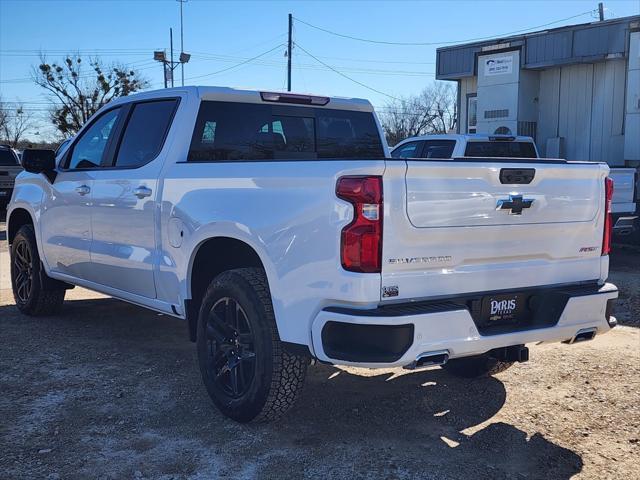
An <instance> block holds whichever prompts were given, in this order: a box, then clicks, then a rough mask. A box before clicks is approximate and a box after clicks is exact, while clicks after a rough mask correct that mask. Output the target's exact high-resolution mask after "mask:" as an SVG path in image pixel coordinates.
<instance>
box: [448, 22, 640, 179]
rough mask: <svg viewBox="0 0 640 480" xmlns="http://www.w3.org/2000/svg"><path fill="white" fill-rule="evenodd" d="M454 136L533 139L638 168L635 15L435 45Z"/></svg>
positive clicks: (560, 151) (639, 82)
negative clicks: (449, 96)
mask: <svg viewBox="0 0 640 480" xmlns="http://www.w3.org/2000/svg"><path fill="white" fill-rule="evenodd" d="M436 63H437V69H436V78H437V79H439V80H454V81H456V82H457V83H458V112H460V114H459V122H458V132H459V133H474V132H477V133H512V134H519V135H530V136H532V137H534V138H535V140H536V143H537V145H538V149H539V151H540V153H541V154H542V155H544V156H547V157H562V158H567V159H570V160H604V161H606V162H607V163H609V165H611V166H620V167H622V166H629V167H640V16H632V17H625V18H618V19H614V20H606V21H600V22H594V23H588V24H582V25H572V26H567V27H561V28H556V29H552V30H545V31H541V32H535V33H527V34H523V35H517V36H511V37H507V38H496V39H493V40H487V41H482V42H475V43H468V44H464V45H456V46H450V47H444V48H439V49H438V51H437V62H436Z"/></svg>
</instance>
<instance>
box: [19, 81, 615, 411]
mask: <svg viewBox="0 0 640 480" xmlns="http://www.w3.org/2000/svg"><path fill="white" fill-rule="evenodd" d="M23 165H24V167H25V169H26V172H24V173H22V174H20V176H19V177H18V180H17V182H16V186H15V190H14V192H13V198H12V201H11V204H10V206H9V210H8V235H7V237H8V240H9V243H10V245H11V279H12V285H13V292H14V296H15V301H16V304H17V306H18V308H19V309H20V310H21V311H22V312H23V313H25V314H27V315H50V314H53V313H55V312H57V311H58V310H59V309H60V307H61V306H62V303H63V299H64V296H65V290H66V289H68V288H71V287H72V286H74V285H79V286H82V287H85V288H89V289H92V290H95V291H99V292H103V293H105V294H108V295H111V296H114V297H116V298H119V299H122V300H125V301H128V302H131V303H134V304H137V305H142V306H144V307H147V308H149V309H153V310H156V311H158V312H162V313H164V314H167V315H172V316H175V317H178V318H182V319H185V320H186V323H187V325H188V332H189V336H190V338H191V340H193V341H194V342H196V348H197V354H198V359H199V368H200V371H201V374H202V379H203V382H204V385H205V386H206V388H207V391H208V393H209V395H210V397H211V399H212V400H213V402H214V403H215V404H216V405H217V406H218V408H219V409H220V410H221V411H222V412H223V413H224V414H225V415H227V416H229V417H231V418H233V419H236V420H238V421H243V422H246V421H251V420H269V419H273V418H276V417H278V416H279V415H281V414H282V413H283V412H284V411H285V410H286V409H287V408H289V406H290V405H291V404H292V402H293V401H294V399H295V398H296V396H297V394H298V392H299V390H300V388H301V387H302V384H303V380H304V377H305V373H306V370H307V366H308V365H309V364H310V363H313V362H314V361H320V362H324V363H329V364H336V365H355V366H364V367H372V368H376V367H397V366H402V367H406V368H410V369H413V368H421V367H426V366H431V365H442V366H443V367H444V368H446V369H448V370H449V371H450V372H451V373H452V374H456V375H461V376H467V377H469V376H479V375H487V374H492V373H495V372H498V371H500V370H503V369H504V368H506V367H508V366H510V365H511V364H512V363H514V362H517V361H525V360H527V358H528V350H527V347H526V344H528V343H531V342H541V341H558V342H560V341H564V342H567V343H573V342H577V341H581V340H590V339H591V338H593V337H594V336H595V335H596V334H601V333H606V332H607V331H609V330H610V329H611V328H612V327H613V326H614V325H615V323H616V322H615V318H614V317H613V316H612V315H611V305H612V301H613V300H614V299H615V298H616V297H617V295H618V293H617V289H616V287H615V286H614V285H612V284H609V283H606V279H607V275H608V266H609V257H608V253H609V248H610V238H611V237H610V230H611V218H610V212H609V207H610V201H611V195H612V189H611V181H610V180H608V178H607V173H608V171H609V169H608V167H607V166H606V165H605V164H599V163H589V162H567V161H563V160H544V161H543V160H539V159H535V158H532V159H523V158H509V157H503V158H483V159H469V158H467V159H461V160H460V161H455V162H452V161H446V160H441V159H394V158H390V157H389V155H388V149H387V146H386V144H385V142H384V137H383V134H382V132H381V129H380V125H379V123H378V121H377V118H376V115H375V113H374V111H373V108H372V106H371V104H370V103H369V102H368V101H365V100H358V99H344V98H329V97H319V96H309V95H296V94H290V93H273V92H252V91H241V90H234V89H228V88H214V87H184V88H176V89H168V90H161V91H156V92H146V93H141V94H136V95H133V96H130V97H125V98H121V99H118V100H115V101H113V102H111V103H109V104H108V105H107V106H105V107H104V108H102V109H101V110H100V111H99V112H98V113H96V114H95V115H94V117H93V118H92V119H91V120H90V121H89V122H88V123H87V125H85V126H84V128H83V129H82V130H81V131H80V132H79V133H78V135H76V136H75V137H74V138H73V140H72V141H71V142H70V143H69V145H68V146H67V147H66V148H65V149H63V150H62V151H61V152H60V155H59V156H58V158H55V156H54V153H53V152H50V151H42V150H26V151H25V152H24V156H23Z"/></svg>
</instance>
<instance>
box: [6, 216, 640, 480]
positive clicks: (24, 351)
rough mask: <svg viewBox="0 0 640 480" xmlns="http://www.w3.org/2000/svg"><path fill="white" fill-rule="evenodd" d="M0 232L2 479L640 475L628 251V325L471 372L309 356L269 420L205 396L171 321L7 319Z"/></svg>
mask: <svg viewBox="0 0 640 480" xmlns="http://www.w3.org/2000/svg"><path fill="white" fill-rule="evenodd" d="M3 230H4V225H3V224H0V231H3ZM3 233H4V232H3ZM2 240H4V239H3V238H2V237H0V260H2V263H0V472H2V473H1V474H0V477H2V478H25V479H32V478H47V479H67V478H114V479H115V478H117V479H120V478H133V479H139V478H153V479H155V478H160V479H170V478H174V479H183V478H185V479H186V478H202V479H208V478H234V479H235V478H303V477H320V478H336V479H344V478H376V479H377V478H389V479H395V478H398V479H402V478H420V479H430V478H451V479H468V478H474V479H511V478H515V479H531V478H541V479H542V478H545V479H564V478H574V476H575V478H585V479H586V478H590V479H591V478H592V479H601V478H611V479H630V478H640V473H639V472H640V460H639V459H640V401H639V400H640V330H639V329H638V328H637V327H638V326H640V321H639V320H640V252H637V251H633V250H620V251H618V252H616V255H615V256H614V257H613V260H612V274H611V280H612V281H613V282H615V283H617V284H618V286H619V287H620V289H621V302H620V304H619V307H618V309H617V312H616V313H617V316H618V318H619V319H620V321H621V323H623V324H624V325H626V326H620V327H618V328H616V329H615V330H613V331H612V332H611V333H609V334H607V335H603V336H601V337H597V338H596V339H595V340H594V341H592V342H588V343H583V344H577V345H573V346H567V345H540V346H533V347H532V348H531V361H530V362H529V363H525V364H522V365H516V366H515V367H513V368H511V369H510V370H507V371H506V372H504V373H502V374H499V375H497V376H496V377H495V378H490V379H483V380H474V381H463V380H459V379H456V378H453V377H451V376H449V375H447V374H446V373H445V372H444V371H442V370H440V369H437V368H436V369H432V370H426V371H421V372H414V373H407V372H405V371H403V370H401V369H394V370H385V371H379V370H375V371H374V370H365V369H354V368H344V369H338V368H334V367H328V366H315V367H312V368H310V371H309V376H308V380H307V384H306V386H305V390H304V393H303V395H302V397H301V398H300V400H299V402H298V404H297V405H296V406H295V407H294V408H293V410H292V411H291V412H290V413H289V414H288V415H287V416H286V417H285V418H284V419H283V420H282V421H280V422H277V423H273V424H267V425H248V426H247V425H239V424H236V423H234V422H232V421H230V420H227V419H225V418H223V417H222V416H221V415H220V414H219V413H218V412H217V410H216V409H215V408H214V407H213V406H212V405H211V404H210V402H209V400H208V397H207V395H206V393H205V390H204V388H203V387H202V385H201V383H200V379H199V373H198V371H197V367H196V361H195V349H194V347H193V345H192V344H191V343H189V342H188V340H187V338H186V327H185V325H184V323H183V322H181V321H179V320H176V319H173V318H170V317H167V316H163V315H159V314H156V313H153V312H148V311H146V310H143V309H141V308H138V307H135V306H130V305H127V304H125V303H122V302H119V301H117V300H114V299H111V298H108V297H104V296H102V295H99V294H95V293H91V292H88V291H86V290H82V289H74V290H72V291H71V292H69V295H68V297H67V298H68V299H69V301H68V302H67V303H66V305H65V309H64V313H63V315H60V316H56V317H50V318H46V319H32V318H28V317H23V316H21V315H19V314H18V312H17V310H16V308H15V306H14V305H13V300H12V298H11V295H10V290H8V287H9V285H8V277H7V267H8V265H7V263H6V261H7V254H6V244H4V242H3V241H2ZM2 244H4V245H2Z"/></svg>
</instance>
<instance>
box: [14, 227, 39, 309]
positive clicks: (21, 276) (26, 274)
mask: <svg viewBox="0 0 640 480" xmlns="http://www.w3.org/2000/svg"><path fill="white" fill-rule="evenodd" d="M11 267H12V268H13V278H14V292H15V295H16V300H17V301H18V302H20V303H27V302H28V301H29V299H30V298H31V290H32V288H33V275H34V268H33V255H32V254H31V248H30V245H29V243H28V242H27V240H26V239H20V240H18V243H17V244H16V245H15V247H14V250H13V263H12V265H11Z"/></svg>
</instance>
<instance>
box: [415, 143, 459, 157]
mask: <svg viewBox="0 0 640 480" xmlns="http://www.w3.org/2000/svg"><path fill="white" fill-rule="evenodd" d="M455 146H456V141H455V140H427V141H426V142H424V148H423V149H422V155H420V156H421V157H422V158H451V155H453V147H455Z"/></svg>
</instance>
